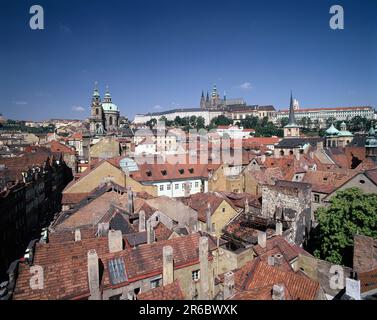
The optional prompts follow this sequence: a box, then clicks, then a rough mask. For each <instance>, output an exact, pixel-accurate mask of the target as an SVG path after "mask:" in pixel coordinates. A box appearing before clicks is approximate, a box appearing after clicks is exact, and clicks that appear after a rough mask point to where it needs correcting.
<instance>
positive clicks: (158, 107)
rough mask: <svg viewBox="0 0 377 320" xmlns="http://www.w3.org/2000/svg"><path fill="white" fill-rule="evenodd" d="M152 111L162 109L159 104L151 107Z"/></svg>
mask: <svg viewBox="0 0 377 320" xmlns="http://www.w3.org/2000/svg"><path fill="white" fill-rule="evenodd" d="M153 109H155V110H160V109H162V107H161V106H160V105H159V104H156V105H155V106H154V107H153Z"/></svg>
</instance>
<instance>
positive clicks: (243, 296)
mask: <svg viewBox="0 0 377 320" xmlns="http://www.w3.org/2000/svg"><path fill="white" fill-rule="evenodd" d="M272 287H273V285H267V286H265V287H262V288H256V289H249V290H244V291H241V292H238V293H236V294H235V295H234V296H233V297H232V298H231V300H272ZM284 300H293V299H292V297H291V294H290V293H289V291H288V289H287V288H286V287H284Z"/></svg>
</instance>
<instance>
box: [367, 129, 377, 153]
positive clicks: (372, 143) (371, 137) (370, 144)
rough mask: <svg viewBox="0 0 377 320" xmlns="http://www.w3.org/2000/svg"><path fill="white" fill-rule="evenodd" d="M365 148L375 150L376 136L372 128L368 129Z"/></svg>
mask: <svg viewBox="0 0 377 320" xmlns="http://www.w3.org/2000/svg"><path fill="white" fill-rule="evenodd" d="M365 147H368V148H377V136H376V131H375V130H374V128H373V126H371V127H370V130H369V132H368V137H367V140H366V141H365Z"/></svg>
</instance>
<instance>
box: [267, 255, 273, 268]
mask: <svg viewBox="0 0 377 320" xmlns="http://www.w3.org/2000/svg"><path fill="white" fill-rule="evenodd" d="M267 263H268V265H269V266H274V265H275V258H274V256H268V258H267Z"/></svg>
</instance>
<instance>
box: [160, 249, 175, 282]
mask: <svg viewBox="0 0 377 320" xmlns="http://www.w3.org/2000/svg"><path fill="white" fill-rule="evenodd" d="M162 281H163V285H164V286H166V285H167V284H170V283H172V282H173V281H174V260H173V248H172V247H171V246H165V247H163V248H162Z"/></svg>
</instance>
